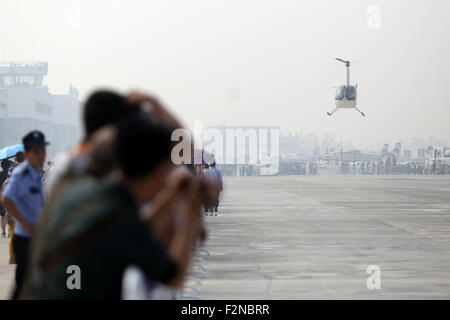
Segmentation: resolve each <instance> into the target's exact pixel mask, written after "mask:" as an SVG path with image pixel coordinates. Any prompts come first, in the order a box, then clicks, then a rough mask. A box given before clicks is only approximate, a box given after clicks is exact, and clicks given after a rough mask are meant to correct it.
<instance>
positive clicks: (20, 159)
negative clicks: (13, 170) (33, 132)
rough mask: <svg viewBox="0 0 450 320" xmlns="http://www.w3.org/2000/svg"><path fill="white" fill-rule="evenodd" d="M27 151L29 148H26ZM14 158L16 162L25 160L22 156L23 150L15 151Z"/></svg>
mask: <svg viewBox="0 0 450 320" xmlns="http://www.w3.org/2000/svg"><path fill="white" fill-rule="evenodd" d="M25 149H26V146H25ZM27 151H29V149H27ZM14 158H15V159H16V161H17V162H18V163H22V162H24V161H25V157H24V156H23V152H22V151H19V152H17V153H16V156H15V157H14Z"/></svg>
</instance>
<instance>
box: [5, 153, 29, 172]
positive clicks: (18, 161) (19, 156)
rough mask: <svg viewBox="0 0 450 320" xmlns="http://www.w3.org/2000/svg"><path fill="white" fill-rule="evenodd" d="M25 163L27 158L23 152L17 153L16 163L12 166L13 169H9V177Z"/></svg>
mask: <svg viewBox="0 0 450 320" xmlns="http://www.w3.org/2000/svg"><path fill="white" fill-rule="evenodd" d="M24 161H25V157H24V155H23V152H22V151H19V152H17V153H16V155H15V157H14V162H13V163H12V164H11V167H10V168H9V175H8V176H11V174H12V172H13V170H14V169H15V168H17V167H18V166H20V165H21V164H22V163H23V162H24Z"/></svg>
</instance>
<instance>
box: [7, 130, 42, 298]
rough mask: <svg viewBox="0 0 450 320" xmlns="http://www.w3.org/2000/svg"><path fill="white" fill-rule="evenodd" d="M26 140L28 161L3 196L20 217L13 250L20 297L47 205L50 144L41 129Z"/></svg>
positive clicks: (17, 219)
mask: <svg viewBox="0 0 450 320" xmlns="http://www.w3.org/2000/svg"><path fill="white" fill-rule="evenodd" d="M22 141H23V144H24V147H25V153H24V156H25V159H26V161H25V162H24V163H23V164H21V165H20V166H18V167H17V168H16V169H15V170H14V171H13V173H12V175H11V178H10V181H9V183H8V185H7V186H6V188H5V190H4V192H3V194H2V199H1V201H2V204H3V206H4V207H5V209H6V211H7V212H8V214H9V215H11V216H13V217H14V219H15V220H16V224H15V227H14V235H13V249H14V256H15V259H16V264H17V267H16V288H15V290H14V293H13V296H12V298H13V299H17V297H18V293H19V291H20V289H21V287H22V282H23V279H24V277H25V271H26V268H27V264H28V258H29V246H30V242H31V237H32V233H33V228H34V225H35V223H36V221H37V219H38V214H39V212H40V210H41V208H42V205H43V199H44V193H43V190H42V168H43V166H44V162H45V157H46V150H45V146H46V145H47V144H48V142H46V141H45V136H44V134H43V133H42V132H40V131H32V132H30V133H29V134H27V135H26V136H25V137H24V138H23V140H22Z"/></svg>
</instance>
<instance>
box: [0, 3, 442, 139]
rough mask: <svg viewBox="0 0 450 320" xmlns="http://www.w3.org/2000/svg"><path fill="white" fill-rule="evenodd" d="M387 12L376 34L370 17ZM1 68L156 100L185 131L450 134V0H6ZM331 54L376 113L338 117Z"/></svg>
mask: <svg viewBox="0 0 450 320" xmlns="http://www.w3.org/2000/svg"><path fill="white" fill-rule="evenodd" d="M370 5H376V6H378V7H379V8H380V9H381V28H380V29H375V30H374V29H369V28H368V27H367V20H368V19H369V18H370V17H369V14H368V13H367V11H366V10H367V8H368V7H369V6H370ZM0 7H1V9H0V39H1V46H0V48H1V51H0V59H1V60H30V59H34V60H43V61H47V62H48V63H49V75H48V77H47V79H46V84H47V85H48V86H49V87H50V90H51V91H52V92H53V93H61V92H66V91H67V89H68V87H69V83H72V84H73V85H74V86H75V87H77V88H79V89H80V91H81V97H82V98H85V97H86V96H87V94H89V92H90V91H91V90H93V89H94V88H97V87H99V86H100V87H102V86H107V87H113V88H116V89H119V90H121V91H123V90H126V89H128V88H142V89H146V90H150V91H151V92H153V93H156V94H157V95H158V96H159V97H160V98H161V99H162V100H163V101H164V102H165V103H166V104H167V105H169V106H170V107H171V109H172V110H173V111H174V112H176V113H177V114H178V115H179V116H180V117H181V118H182V119H183V120H184V122H185V123H186V124H187V125H189V126H191V125H192V123H193V121H194V120H199V121H203V122H204V123H205V125H216V124H228V125H246V126H250V125H274V126H280V127H281V128H282V131H284V132H288V131H299V132H314V133H316V134H321V133H324V132H326V131H328V132H332V133H334V134H335V135H337V136H338V137H339V136H342V137H345V138H352V139H353V141H355V142H357V143H361V144H365V143H366V142H368V143H374V142H377V141H380V142H381V141H385V140H390V139H394V140H395V139H398V138H405V139H411V138H413V137H425V138H427V137H430V136H431V137H440V138H442V139H445V140H447V141H449V138H450V135H449V134H450V111H449V110H450V109H449V107H450V89H449V85H450V41H449V40H450V22H449V19H448V13H449V12H450V1H448V0H433V1H426V0H413V1H411V0H390V1H375V0H374V1H365V0H353V1H335V0H328V1H299V0H297V1H292V0H290V1H288V0H283V1H280V0H251V1H250V0H227V1H216V0H191V1H184V0H177V1H175V0H170V1H167V0H166V1H163V0H158V1H156V0H155V1H148V0H128V1H117V0H113V1H111V0H95V1H88V0H78V1H76V0H72V1H69V0H58V1H56V0H39V1H32V0H2V1H1V4H0ZM335 57H341V58H349V59H356V60H358V61H359V63H357V64H354V65H353V66H352V82H355V81H357V82H358V99H359V101H358V104H359V106H360V108H361V109H362V110H363V111H364V112H365V113H366V114H367V117H365V118H363V117H361V116H360V115H359V114H358V113H357V112H356V111H354V110H340V111H338V112H337V113H336V114H335V115H334V116H333V117H331V118H330V117H328V116H327V115H326V111H330V110H331V109H333V107H334V89H333V86H335V85H339V84H343V83H344V82H345V68H344V66H343V65H342V64H341V63H338V62H336V61H333V59H334V58H335Z"/></svg>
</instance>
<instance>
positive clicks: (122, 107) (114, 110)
mask: <svg viewBox="0 0 450 320" xmlns="http://www.w3.org/2000/svg"><path fill="white" fill-rule="evenodd" d="M139 111H140V109H139V108H137V107H134V106H133V105H130V104H129V103H127V102H126V100H125V98H123V97H122V96H121V95H119V94H117V93H114V92H112V91H107V90H99V91H96V92H94V93H93V94H91V96H90V97H89V98H88V100H87V101H86V103H85V105H84V110H83V121H84V128H85V140H89V139H90V138H91V137H92V135H93V134H94V133H95V132H96V131H97V130H98V129H100V128H102V127H104V126H106V125H110V124H116V123H118V122H119V121H120V120H121V119H122V118H124V117H126V116H129V115H133V114H135V113H138V112H139Z"/></svg>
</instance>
